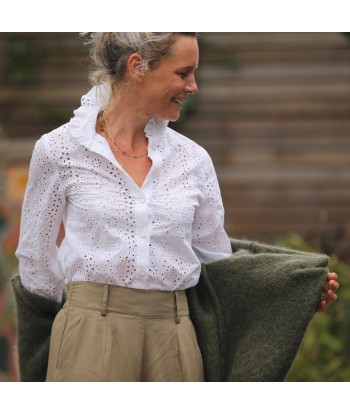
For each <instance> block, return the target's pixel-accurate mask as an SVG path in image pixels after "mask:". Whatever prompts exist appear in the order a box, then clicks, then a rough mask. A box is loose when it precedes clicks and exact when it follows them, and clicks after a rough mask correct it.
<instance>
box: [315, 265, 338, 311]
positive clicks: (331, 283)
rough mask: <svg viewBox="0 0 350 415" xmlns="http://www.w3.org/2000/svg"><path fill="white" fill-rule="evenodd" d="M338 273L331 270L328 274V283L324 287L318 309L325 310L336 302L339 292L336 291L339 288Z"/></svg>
mask: <svg viewBox="0 0 350 415" xmlns="http://www.w3.org/2000/svg"><path fill="white" fill-rule="evenodd" d="M337 278H338V276H337V274H336V273H335V272H330V273H329V274H328V275H327V280H326V283H325V285H324V287H323V294H322V297H321V300H320V303H319V305H318V308H317V311H319V312H324V311H326V310H327V306H328V305H329V304H332V303H334V301H336V299H337V294H336V293H335V292H336V291H337V289H338V288H339V283H338V282H337Z"/></svg>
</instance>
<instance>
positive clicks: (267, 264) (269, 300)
mask: <svg viewBox="0 0 350 415" xmlns="http://www.w3.org/2000/svg"><path fill="white" fill-rule="evenodd" d="M231 243H232V250H233V255H232V256H231V257H230V258H228V259H224V260H220V261H215V262H213V263H211V264H207V265H203V266H202V272H201V277H200V279H199V283H198V284H197V285H196V286H195V287H193V288H190V289H189V290H187V298H188V303H189V309H190V316H191V319H192V321H193V324H194V327H195V329H196V333H197V337H198V343H199V347H200V349H201V352H202V357H203V364H204V372H205V380H206V381H207V382H214V381H282V380H283V379H284V378H285V376H286V374H287V372H288V370H289V368H290V366H291V364H292V362H293V360H294V358H295V355H296V353H297V350H298V348H299V346H300V343H301V340H302V338H303V336H304V333H305V330H306V328H307V326H308V324H309V322H310V321H311V319H312V317H313V315H314V313H315V310H316V308H317V305H318V303H319V300H320V297H321V294H322V288H323V285H324V283H325V280H326V276H327V272H328V270H327V268H326V267H327V265H328V260H329V258H328V257H327V256H326V255H320V254H309V253H304V252H299V251H293V250H287V249H283V248H280V247H274V246H269V245H264V244H260V243H255V242H251V241H244V240H234V239H232V240H231ZM12 286H13V290H14V294H15V300H16V315H17V348H18V360H19V368H20V380H21V381H24V382H25V381H27V382H28V381H29V382H38V381H45V378H46V371H47V362H48V354H49V343H50V334H51V327H52V323H53V320H54V318H55V316H56V314H57V312H58V311H59V310H60V309H61V307H62V305H59V304H56V303H54V302H52V301H49V300H47V299H45V298H42V297H40V296H38V295H36V294H34V293H31V292H29V291H28V290H26V289H25V288H24V287H23V286H22V284H21V281H20V277H19V276H16V277H14V278H13V279H12Z"/></svg>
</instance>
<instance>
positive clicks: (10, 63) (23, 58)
mask: <svg viewBox="0 0 350 415" xmlns="http://www.w3.org/2000/svg"><path fill="white" fill-rule="evenodd" d="M45 54H46V51H45V48H43V46H42V45H38V44H37V42H36V41H35V40H33V39H31V38H30V37H28V36H26V35H25V34H14V35H11V36H10V37H9V38H8V39H7V42H6V45H5V51H4V56H3V59H2V68H1V69H2V72H3V75H4V77H5V80H6V81H7V82H11V83H12V84H19V85H21V84H23V83H25V82H29V81H31V82H32V81H34V80H36V72H37V68H38V66H39V65H40V63H41V62H42V60H43V58H44V56H45Z"/></svg>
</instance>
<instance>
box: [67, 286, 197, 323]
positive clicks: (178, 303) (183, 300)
mask: <svg viewBox="0 0 350 415" xmlns="http://www.w3.org/2000/svg"><path fill="white" fill-rule="evenodd" d="M67 307H73V308H83V309H88V310H96V311H100V312H101V315H102V316H106V315H107V314H108V313H118V314H125V315H133V316H140V317H145V318H175V320H176V322H177V323H178V322H179V321H180V317H182V316H188V314H189V312H188V304H187V297H186V292H185V291H184V290H178V291H155V290H140V289H134V288H127V287H119V286H116V285H109V284H97V283H93V282H85V281H77V282H71V283H70V284H69V285H68V296H67V301H66V302H65V304H64V308H67Z"/></svg>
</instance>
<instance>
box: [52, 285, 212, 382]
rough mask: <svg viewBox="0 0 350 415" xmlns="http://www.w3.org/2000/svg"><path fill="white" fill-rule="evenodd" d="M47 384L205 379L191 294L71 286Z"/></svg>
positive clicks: (54, 339)
mask: <svg viewBox="0 0 350 415" xmlns="http://www.w3.org/2000/svg"><path fill="white" fill-rule="evenodd" d="M46 380H47V381H51V382H52V381H53V382H82V381H85V382H89V381H90V382H116V381H119V382H138V381H145V382H183V381H188V382H199V381H203V380H204V375H203V364H202V358H201V354H200V350H199V347H198V344H197V338H196V334H195V331H194V328H193V325H192V323H191V320H190V318H189V314H188V306H187V299H186V293H185V292H184V291H175V292H165V291H145V290H136V289H130V288H124V287H116V286H112V285H105V284H95V283H90V282H75V283H72V284H70V287H69V292H68V297H67V301H66V303H65V305H64V307H63V308H62V310H61V311H60V312H59V313H58V314H57V316H56V318H55V321H54V324H53V327H52V334H51V343H50V355H49V364H48V373H47V378H46Z"/></svg>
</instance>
